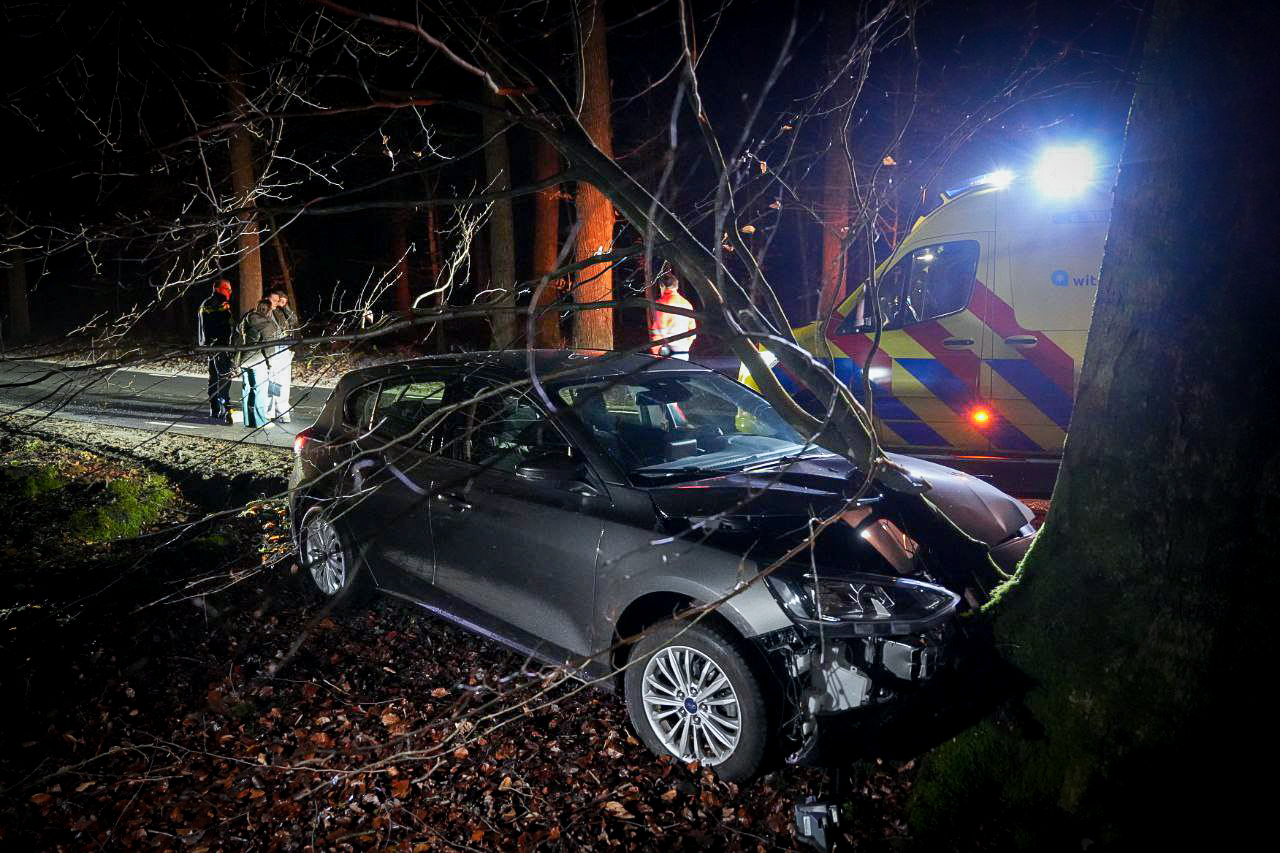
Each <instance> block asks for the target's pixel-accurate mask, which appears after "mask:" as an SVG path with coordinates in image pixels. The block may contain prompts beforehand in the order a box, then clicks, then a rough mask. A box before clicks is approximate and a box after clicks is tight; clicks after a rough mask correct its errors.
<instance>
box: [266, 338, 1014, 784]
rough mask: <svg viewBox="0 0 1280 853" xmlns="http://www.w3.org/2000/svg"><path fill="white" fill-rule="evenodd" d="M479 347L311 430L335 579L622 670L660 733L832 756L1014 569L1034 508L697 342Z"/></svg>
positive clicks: (899, 697) (312, 560) (712, 753)
mask: <svg viewBox="0 0 1280 853" xmlns="http://www.w3.org/2000/svg"><path fill="white" fill-rule="evenodd" d="M533 364H534V375H535V376H537V377H538V379H539V381H538V382H536V383H534V382H531V380H530V373H529V369H528V367H529V360H528V358H527V356H526V354H525V353H523V352H517V353H473V354H465V355H457V356H448V357H440V358H428V359H421V360H416V361H409V362H403V363H398V364H392V365H383V366H378V367H372V368H368V369H363V370H358V371H355V372H352V373H349V374H347V375H346V376H344V377H343V378H342V380H341V381H340V383H339V384H338V386H337V389H336V390H335V392H334V393H333V395H332V396H331V398H330V399H329V402H328V404H327V406H326V408H325V409H324V411H323V413H322V414H321V416H320V418H319V420H317V422H316V423H315V425H314V426H312V427H310V428H308V429H307V430H305V431H304V432H302V433H301V434H300V435H299V436H298V440H297V442H296V443H295V446H294V449H295V457H296V459H295V465H294V472H293V477H292V482H291V486H292V495H293V500H292V513H293V530H294V532H295V537H296V540H297V546H298V550H299V553H300V556H301V562H302V564H303V566H304V567H305V568H306V572H305V573H304V575H305V577H306V579H307V582H308V584H309V585H311V586H312V588H313V592H314V593H315V594H317V595H319V596H320V597H322V598H326V599H333V598H342V599H344V600H345V599H346V598H347V597H350V596H353V595H358V594H359V593H360V592H362V591H369V590H374V589H376V590H381V591H383V592H386V593H389V594H391V595H394V596H398V597H401V598H404V599H408V600H410V601H412V602H415V603H417V604H419V605H421V606H423V607H426V608H427V609H429V610H430V611H431V612H432V613H435V614H437V615H440V616H442V617H444V618H446V619H449V620H452V621H454V622H456V623H457V624H459V625H462V626H464V627H466V628H468V629H470V630H474V631H477V632H480V633H483V634H484V635H486V636H489V637H492V638H496V639H498V640H500V641H501V642H503V643H506V644H507V645H509V646H511V647H512V648H515V649H517V650H519V651H521V652H523V653H526V654H528V655H531V656H534V657H536V658H538V659H541V660H543V661H545V662H548V663H550V664H554V665H556V666H561V667H568V668H569V669H570V670H572V671H573V672H574V673H575V674H577V675H580V676H581V677H584V678H593V679H600V680H601V683H604V684H606V685H609V686H611V687H613V688H615V689H620V690H621V691H622V692H623V695H624V697H625V700H626V705H627V709H628V712H629V715H630V717H631V721H632V723H633V725H634V726H635V728H636V732H637V733H638V734H639V736H640V737H641V738H642V739H643V740H644V742H645V743H646V744H647V745H648V746H649V747H650V748H651V749H652V750H653V751H654V752H656V753H660V754H661V753H669V754H671V755H674V756H677V757H679V758H681V759H684V760H697V761H699V762H701V763H703V764H704V765H710V766H714V767H715V768H716V770H717V772H718V773H719V774H720V775H721V776H722V777H724V778H728V779H744V778H748V777H750V776H752V775H753V774H755V773H757V772H758V771H759V770H760V768H761V767H762V765H763V764H764V762H766V761H767V760H769V758H770V756H775V755H785V756H786V757H787V758H788V760H790V761H795V762H804V763H824V762H826V761H829V760H832V759H835V758H837V757H839V756H840V755H841V752H840V750H838V749H833V748H832V745H833V744H839V743H842V742H845V741H847V740H848V738H847V734H848V733H849V732H850V731H851V727H852V728H856V727H858V726H861V725H864V724H865V722H866V721H867V720H868V719H870V715H871V714H872V713H873V712H875V711H876V710H877V709H883V708H896V707H901V706H904V705H909V704H910V703H913V702H915V703H918V702H922V701H928V695H929V694H928V691H926V690H924V689H923V688H924V686H925V685H927V684H929V683H930V682H933V681H936V680H939V679H941V678H943V677H944V675H945V673H946V672H947V670H948V669H949V668H950V667H951V665H952V660H951V657H952V656H951V655H950V650H951V646H952V640H953V637H954V636H955V634H956V628H955V621H956V620H955V617H956V615H957V613H958V612H961V611H963V610H964V609H966V608H969V607H972V606H974V605H975V604H976V603H978V602H979V601H981V600H983V599H984V598H985V596H986V594H987V592H988V591H989V590H990V588H991V587H992V586H993V585H995V584H996V583H998V582H999V581H1000V580H1001V579H1002V577H1003V576H1005V575H1006V574H1007V573H1009V572H1011V571H1012V570H1013V568H1014V567H1015V566H1016V564H1017V561H1018V560H1019V559H1020V558H1021V556H1022V554H1023V553H1024V552H1025V551H1026V548H1027V546H1028V544H1029V543H1030V541H1031V538H1032V536H1033V535H1034V529H1033V528H1032V527H1031V525H1030V521H1031V519H1032V514H1031V512H1030V510H1029V509H1027V507H1026V506H1024V505H1023V504H1021V503H1020V502H1018V501H1017V500H1015V499H1014V498H1011V497H1009V496H1008V495H1006V494H1004V493H1003V492H1001V491H999V490H998V489H995V488H994V487H992V486H990V485H988V484H987V483H984V482H982V481H980V480H978V479H976V478H973V477H971V476H969V475H966V474H962V473H960V472H957V471H953V470H951V469H948V468H944V467H942V466H939V465H934V464H931V463H928V462H924V461H921V460H917V459H913V458H910V457H903V456H893V457H892V460H893V461H894V462H895V463H897V464H898V465H899V466H900V467H902V468H903V469H905V470H906V471H908V472H909V473H910V474H911V476H913V477H914V478H916V479H917V480H919V481H920V482H921V483H922V485H923V486H924V487H925V490H924V491H923V493H922V494H902V493H899V492H895V491H892V490H890V489H887V488H885V487H883V486H882V485H880V484H878V483H872V484H871V486H870V488H868V489H861V488H860V487H861V486H862V484H863V480H864V475H863V473H862V472H861V471H859V470H858V469H857V468H856V467H855V466H854V465H853V464H852V463H850V462H849V460H847V459H845V458H843V457H840V456H836V455H834V454H832V453H829V452H827V451H824V450H822V449H820V448H818V447H815V446H814V445H813V444H811V443H809V442H807V441H806V439H805V437H803V436H801V435H799V434H798V433H797V432H796V431H795V430H794V429H793V428H792V427H791V426H790V425H789V424H787V423H786V422H785V421H784V420H783V419H782V418H781V417H780V416H779V415H778V413H777V412H776V411H774V410H773V408H772V407H771V406H770V405H769V403H768V402H767V401H766V400H764V399H763V398H762V397H760V396H759V395H757V394H756V393H755V392H753V391H751V390H750V389H748V388H746V387H744V386H742V385H740V384H738V383H737V382H734V381H733V380H731V379H728V378H726V377H724V376H722V375H720V374H718V373H715V372H713V371H711V370H707V369H704V368H700V367H698V366H696V365H690V364H688V363H686V362H682V361H673V360H668V359H659V358H651V357H648V356H630V357H613V356H606V357H587V356H583V355H578V354H575V353H569V352H564V351H555V352H537V353H535V354H534V356H533Z"/></svg>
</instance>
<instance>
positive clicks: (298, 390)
mask: <svg viewBox="0 0 1280 853" xmlns="http://www.w3.org/2000/svg"><path fill="white" fill-rule="evenodd" d="M330 390H331V389H329V388H327V387H315V386H311V385H304V384H300V383H298V382H296V381H295V382H294V385H293V388H292V389H291V394H290V402H291V403H292V405H293V411H292V416H293V421H292V423H288V424H275V425H273V426H272V427H271V428H269V429H248V428H246V427H242V426H222V425H217V424H211V423H209V407H208V403H207V402H206V401H207V399H208V394H209V391H208V379H207V378H204V377H196V376H186V375H181V374H174V373H164V372H151V371H143V370H113V371H107V370H100V369H96V368H95V369H88V370H86V369H76V368H71V367H68V366H67V365H62V364H53V363H48V362H37V361H12V360H7V359H6V360H0V415H11V414H12V413H13V412H15V411H16V410H19V409H23V414H27V415H40V414H46V413H56V415H57V417H60V418H70V419H72V420H80V421H90V422H93V423H101V424H111V425H114V426H123V427H132V428H134V429H144V430H150V431H152V432H158V431H165V430H168V431H172V432H176V433H183V434H187V435H203V436H207V437H209V438H221V439H226V440H229V441H243V442H246V443H249V444H263V445H271V446H275V447H288V446H290V445H291V444H292V443H293V437H294V436H295V435H296V434H297V433H298V432H299V431H300V430H302V429H304V428H306V427H307V426H310V425H311V424H312V423H313V422H314V421H315V419H316V417H317V416H318V415H319V414H320V410H321V409H322V408H323V407H324V403H325V400H327V399H328V397H329V392H330ZM231 403H232V406H233V407H234V408H236V409H239V408H240V382H239V381H238V380H237V381H233V382H232V383H231ZM24 407H25V408H24Z"/></svg>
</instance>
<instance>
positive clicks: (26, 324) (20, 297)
mask: <svg viewBox="0 0 1280 853" xmlns="http://www.w3.org/2000/svg"><path fill="white" fill-rule="evenodd" d="M9 261H10V263H12V264H13V266H11V267H9V276H8V277H9V329H8V337H7V338H6V339H5V344H6V345H8V344H21V343H26V342H27V341H28V340H30V338H31V310H30V307H29V306H28V304H27V261H26V258H25V257H23V255H22V254H21V252H19V253H17V254H16V255H11V256H10V258H9ZM2 331H3V330H0V332H2Z"/></svg>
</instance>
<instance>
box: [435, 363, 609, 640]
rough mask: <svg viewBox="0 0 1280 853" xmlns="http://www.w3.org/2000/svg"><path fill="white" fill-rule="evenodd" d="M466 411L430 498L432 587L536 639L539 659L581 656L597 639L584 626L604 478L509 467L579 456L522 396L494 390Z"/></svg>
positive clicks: (604, 502) (604, 503)
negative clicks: (535, 474)
mask: <svg viewBox="0 0 1280 853" xmlns="http://www.w3.org/2000/svg"><path fill="white" fill-rule="evenodd" d="M489 390H491V389H486V388H477V389H476V391H477V392H478V393H481V394H483V393H485V392H486V391H489ZM469 415H470V418H469V423H468V425H467V429H466V432H465V434H464V436H463V438H462V440H461V441H458V442H456V449H457V454H456V465H455V467H454V469H453V472H452V476H450V477H448V478H446V480H445V481H443V482H442V483H440V484H439V485H438V486H437V489H436V494H435V497H436V501H435V502H433V508H434V509H433V513H432V520H431V521H432V535H433V539H434V541H435V550H436V586H437V588H438V590H439V591H440V592H444V593H447V594H448V595H451V596H454V597H456V598H458V599H460V600H462V601H463V602H465V603H467V604H470V605H472V606H474V607H477V608H479V609H481V610H483V611H484V612H485V613H486V614H488V615H490V616H492V617H495V618H496V619H498V620H500V621H501V622H502V623H505V624H506V625H509V626H512V627H514V628H515V629H516V630H517V631H518V632H521V633H522V634H524V635H527V637H526V636H522V637H519V638H518V639H520V640H521V641H527V640H528V639H531V638H536V640H538V641H540V643H541V645H540V647H539V648H535V649H533V651H536V652H539V653H540V654H542V655H543V656H544V657H549V658H553V659H558V658H562V657H563V656H564V655H565V654H571V655H585V654H587V653H589V652H590V651H592V650H593V643H594V642H596V641H597V640H598V639H599V638H595V637H592V636H591V629H590V626H591V620H592V616H593V612H594V604H595V591H596V590H595V582H596V553H597V549H598V546H599V542H600V537H601V535H602V532H603V527H604V522H603V521H602V515H603V513H604V511H605V509H606V508H607V507H608V496H607V492H606V490H605V485H604V483H603V482H602V481H599V480H598V479H596V478H595V476H594V474H591V473H590V472H587V471H584V473H583V477H582V478H581V479H576V480H564V481H549V480H533V479H529V478H528V477H525V476H521V475H520V474H519V473H517V470H518V468H519V466H520V464H521V462H522V461H525V460H527V459H529V458H530V457H535V456H546V455H552V456H554V455H556V454H563V455H564V456H566V457H569V458H570V459H581V458H582V457H581V456H580V455H579V454H578V453H577V450H576V448H574V447H572V446H571V445H570V443H569V442H568V440H567V439H565V438H564V436H563V434H562V433H561V432H560V431H559V430H558V429H557V428H556V427H555V426H554V425H552V424H551V423H550V421H549V420H548V419H547V418H546V416H545V414H544V412H543V411H542V410H541V408H540V407H538V406H537V405H536V404H535V403H534V402H533V401H532V400H531V399H530V398H529V397H527V396H525V395H523V394H519V393H516V392H510V391H509V392H504V393H500V394H497V395H495V396H491V397H488V398H485V399H481V400H478V401H477V402H475V403H473V405H472V406H471V407H470V409H469Z"/></svg>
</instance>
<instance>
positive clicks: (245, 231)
mask: <svg viewBox="0 0 1280 853" xmlns="http://www.w3.org/2000/svg"><path fill="white" fill-rule="evenodd" d="M227 83H228V90H229V98H230V102H231V113H232V115H233V116H234V117H239V118H243V117H244V116H246V115H247V114H248V110H249V100H248V98H247V97H246V95H245V89H244V76H243V74H242V73H241V67H240V61H239V59H237V58H236V56H235V54H234V53H232V55H231V70H230V73H229V74H228V75H227ZM255 185H256V180H255V178H254V170H253V136H252V134H250V133H249V129H248V127H247V126H245V125H241V126H239V127H237V128H236V129H235V130H234V131H233V132H232V134H231V191H232V193H233V195H234V204H235V206H236V207H237V208H238V209H239V210H240V229H239V234H238V237H237V241H238V243H239V256H240V264H239V276H238V278H239V280H240V313H241V314H244V313H245V312H247V311H249V310H250V309H252V308H253V307H254V306H255V305H257V304H258V302H259V300H261V299H262V255H261V254H260V252H259V235H258V218H257V215H256V212H255V208H256V204H255V203H254V197H253V192H254V188H255Z"/></svg>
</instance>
